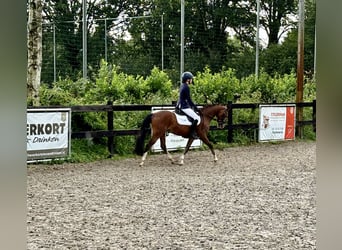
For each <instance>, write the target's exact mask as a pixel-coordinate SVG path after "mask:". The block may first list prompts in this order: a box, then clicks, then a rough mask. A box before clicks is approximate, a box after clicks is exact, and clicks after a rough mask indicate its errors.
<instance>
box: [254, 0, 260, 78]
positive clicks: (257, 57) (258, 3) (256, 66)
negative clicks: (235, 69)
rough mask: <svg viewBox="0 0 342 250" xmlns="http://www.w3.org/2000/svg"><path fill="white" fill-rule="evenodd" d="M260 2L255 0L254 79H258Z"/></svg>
mask: <svg viewBox="0 0 342 250" xmlns="http://www.w3.org/2000/svg"><path fill="white" fill-rule="evenodd" d="M259 13H260V0H257V18H256V38H255V39H256V40H255V79H256V80H257V79H258V78H259V24H260V19H259V18H260V14H259Z"/></svg>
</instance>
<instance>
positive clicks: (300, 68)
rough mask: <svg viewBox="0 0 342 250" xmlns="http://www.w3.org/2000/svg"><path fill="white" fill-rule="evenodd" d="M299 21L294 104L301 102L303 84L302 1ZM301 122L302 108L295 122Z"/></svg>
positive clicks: (299, 130) (299, 133) (302, 1)
mask: <svg viewBox="0 0 342 250" xmlns="http://www.w3.org/2000/svg"><path fill="white" fill-rule="evenodd" d="M298 4H299V6H298V7H299V8H298V9H299V13H298V16H299V20H298V50H297V93H296V103H300V102H303V82H304V0H299V3H298ZM302 120H303V108H302V107H299V108H298V109H297V121H298V122H301V121H302ZM297 131H298V136H299V137H300V138H301V137H302V132H303V130H302V127H299V126H297Z"/></svg>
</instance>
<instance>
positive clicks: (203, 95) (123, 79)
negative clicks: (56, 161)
mask: <svg viewBox="0 0 342 250" xmlns="http://www.w3.org/2000/svg"><path fill="white" fill-rule="evenodd" d="M172 77H174V76H172ZM92 79H94V80H93V81H90V80H88V81H85V80H83V79H79V80H77V81H72V80H70V79H64V80H59V81H57V82H55V83H54V85H53V86H52V87H51V88H49V87H48V86H47V85H44V84H42V85H41V89H40V101H41V105H44V106H50V105H61V106H72V105H93V104H107V102H108V101H113V103H114V104H153V105H162V104H171V103H172V101H176V100H177V99H178V91H179V83H177V84H174V83H172V82H171V80H170V78H169V76H168V74H167V73H166V72H164V71H161V70H159V69H158V68H156V67H154V68H153V69H152V70H151V73H150V75H149V76H147V77H146V78H144V77H142V76H135V77H134V76H132V75H127V74H125V73H122V72H120V68H119V67H117V66H115V65H108V64H107V63H106V62H104V61H102V62H101V65H100V69H99V70H98V72H97V73H96V74H95V75H94V77H92ZM190 88H191V92H192V98H193V100H194V102H195V103H197V104H218V103H220V104H226V103H228V101H236V102H240V103H271V102H273V101H274V100H275V101H276V102H279V103H281V102H294V101H295V98H296V96H295V95H296V75H295V73H294V72H292V73H291V74H284V75H280V74H275V75H274V76H273V77H271V76H270V75H268V74H267V73H265V72H263V71H262V72H261V73H260V75H259V78H258V79H255V75H250V76H248V77H245V78H242V79H241V80H239V79H238V78H237V76H236V72H235V71H234V70H232V69H222V71H221V72H219V73H212V72H211V70H210V69H209V68H205V70H204V72H197V74H196V76H195V84H194V85H190ZM235 96H239V98H238V99H235ZM314 99H316V83H315V82H314V81H312V80H310V79H305V85H304V101H312V100H314ZM147 113H149V112H148V111H146V112H141V111H137V112H115V114H114V120H115V129H134V128H139V127H140V124H141V122H142V120H143V119H144V117H145V116H146V115H147ZM311 113H312V111H311V110H310V109H304V118H305V119H307V120H309V119H311ZM258 115H259V113H258V109H255V110H250V109H248V110H242V109H241V110H236V111H234V123H256V122H258V118H259V117H258ZM106 128H107V114H106V112H87V113H73V114H72V129H73V131H85V130H106ZM253 136H254V135H253V133H252V131H243V130H237V131H235V132H234V141H235V143H241V144H246V143H249V142H250V141H251V137H253ZM226 137H227V132H226V131H210V133H209V138H210V140H211V141H213V142H214V143H220V142H224V141H226V139H227V138H226ZM304 137H305V138H308V139H315V133H314V132H312V128H311V127H310V126H306V127H305V128H304ZM134 141H135V137H134V136H124V137H116V138H115V154H119V155H129V154H131V153H132V151H133V147H134ZM72 143H73V156H72V159H73V161H86V160H95V159H99V158H104V157H107V156H108V152H107V139H106V138H101V139H96V140H95V139H94V140H72ZM96 155H97V156H96ZM97 157H99V158H97Z"/></svg>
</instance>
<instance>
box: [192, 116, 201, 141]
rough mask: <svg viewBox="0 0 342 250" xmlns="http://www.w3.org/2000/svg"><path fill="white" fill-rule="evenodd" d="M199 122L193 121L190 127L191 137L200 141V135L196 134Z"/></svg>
mask: <svg viewBox="0 0 342 250" xmlns="http://www.w3.org/2000/svg"><path fill="white" fill-rule="evenodd" d="M197 123H198V120H193V121H192V124H191V126H190V136H191V137H192V138H194V139H198V138H199V137H198V135H197V133H196V127H197Z"/></svg>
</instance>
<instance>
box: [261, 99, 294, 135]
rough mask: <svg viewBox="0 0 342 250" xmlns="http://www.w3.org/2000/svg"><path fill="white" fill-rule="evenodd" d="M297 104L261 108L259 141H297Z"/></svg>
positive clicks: (262, 106)
mask: <svg viewBox="0 0 342 250" xmlns="http://www.w3.org/2000/svg"><path fill="white" fill-rule="evenodd" d="M295 115H296V106H295V104H286V105H277V104H273V105H260V106H259V141H275V140H294V139H295V127H296V124H295Z"/></svg>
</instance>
